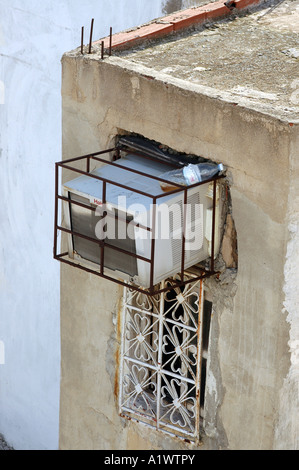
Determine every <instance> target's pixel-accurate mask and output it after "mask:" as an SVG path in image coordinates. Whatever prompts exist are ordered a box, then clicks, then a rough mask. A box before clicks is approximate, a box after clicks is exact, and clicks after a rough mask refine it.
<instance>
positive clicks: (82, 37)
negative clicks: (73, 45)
mask: <svg viewBox="0 0 299 470" xmlns="http://www.w3.org/2000/svg"><path fill="white" fill-rule="evenodd" d="M83 41H84V26H82V28H81V54H83Z"/></svg>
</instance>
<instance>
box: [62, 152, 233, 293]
mask: <svg viewBox="0 0 299 470" xmlns="http://www.w3.org/2000/svg"><path fill="white" fill-rule="evenodd" d="M121 150H123V147H121ZM111 152H115V159H114V160H113V161H109V160H105V159H103V158H100V157H99V155H104V154H109V153H111ZM127 153H130V154H134V155H139V156H142V157H144V158H149V159H151V160H154V158H152V157H149V156H146V155H143V154H141V153H139V152H135V151H134V150H131V149H130V151H127ZM119 158H120V148H119V147H113V148H110V149H107V150H103V151H100V152H94V153H90V154H87V155H82V156H80V157H75V158H70V159H67V160H63V161H60V162H56V163H55V210H54V245H53V257H54V259H56V260H58V261H60V262H62V263H65V264H68V265H71V266H74V267H77V268H78V269H81V270H83V271H85V272H88V273H92V274H95V275H97V276H99V277H102V278H104V279H107V280H109V281H112V282H114V283H117V284H119V285H122V286H125V287H127V286H128V285H130V287H131V288H132V289H134V290H136V291H138V292H141V293H143V294H146V295H149V296H154V295H157V294H159V293H162V292H166V291H167V290H170V289H173V288H174V287H183V286H185V285H186V284H189V283H193V282H196V281H198V280H200V279H205V278H208V277H211V276H213V275H215V274H217V272H216V271H215V270H214V255H215V212H216V185H217V180H219V179H221V178H224V176H223V175H216V176H214V177H212V178H210V179H207V180H205V181H202V182H198V183H195V184H193V185H190V186H188V187H187V188H186V186H183V185H180V184H177V183H171V184H172V185H173V186H174V187H175V188H176V189H173V190H171V191H167V192H164V191H163V192H161V194H158V195H156V196H149V195H148V193H145V192H143V191H141V190H137V189H132V188H131V187H129V186H127V185H124V184H121V183H117V182H115V181H111V180H109V179H107V178H103V177H101V176H96V175H93V174H91V173H90V160H95V161H98V162H101V163H104V164H108V165H114V166H117V167H118V168H121V169H123V170H126V171H130V172H132V173H135V174H138V175H140V176H144V177H147V178H151V179H154V180H157V181H160V182H168V183H169V181H168V180H165V179H163V178H160V177H158V176H153V175H149V174H146V173H144V172H141V171H139V170H135V169H133V168H126V167H124V166H122V165H119V164H117V163H115V161H116V160H118V159H119ZM82 160H86V171H84V170H80V169H78V168H75V167H74V166H72V165H71V164H74V163H77V162H81V161H82ZM174 166H175V163H174ZM59 168H61V169H67V170H70V171H74V172H76V173H79V174H81V175H85V176H88V177H90V178H95V179H97V180H100V181H102V182H103V188H102V203H103V204H105V202H106V185H107V183H108V184H112V185H115V186H118V187H120V188H122V189H126V190H130V191H133V192H136V193H138V194H140V195H143V196H146V197H149V198H151V199H152V201H153V216H152V227H151V228H150V227H146V226H143V225H140V224H137V223H136V224H135V225H136V226H137V227H140V228H142V229H144V230H147V231H149V232H151V234H152V235H151V237H152V238H151V256H150V258H149V259H148V258H145V257H142V256H140V255H137V254H136V253H132V252H129V251H126V250H123V249H122V248H120V247H117V246H113V245H110V244H109V243H107V242H105V240H96V239H93V238H91V237H87V236H85V235H82V234H79V233H76V232H74V231H73V230H72V229H66V228H64V227H62V226H60V225H59V222H58V211H59V206H58V204H59V200H61V201H65V202H69V203H70V204H75V205H78V206H82V207H84V208H86V209H89V210H91V211H95V210H96V209H95V208H94V207H92V206H87V205H85V204H83V203H80V202H78V201H74V200H71V199H68V198H66V197H64V196H62V195H61V194H59ZM209 182H213V209H212V237H211V260H210V268H209V269H204V268H198V275H195V276H193V277H192V278H188V279H185V277H184V273H185V242H186V240H185V227H186V217H187V214H186V204H187V196H188V190H189V189H190V188H194V187H196V186H199V185H202V184H207V183H209ZM182 191H183V192H184V210H183V234H182V258H181V270H180V276H181V280H180V281H174V280H173V281H172V282H173V285H172V286H171V287H167V288H160V289H159V288H158V289H157V288H155V286H154V284H153V279H154V258H155V222H156V204H157V200H158V199H160V198H162V197H165V196H168V195H172V194H176V193H179V192H182ZM107 215H108V213H107ZM114 217H115V218H116V219H119V220H123V221H124V220H125V219H124V218H121V217H120V216H119V215H116V214H115V215H114ZM127 223H128V222H127ZM59 232H65V233H68V234H71V235H73V236H74V235H75V236H79V237H82V238H86V239H87V240H89V241H91V242H95V243H98V244H99V247H100V249H101V262H100V271H98V270H96V269H91V268H88V267H86V266H82V265H80V264H78V263H76V262H75V261H71V260H70V259H66V258H67V257H68V252H65V253H59V254H58V253H57V237H58V233H59ZM105 247H107V248H112V249H114V250H116V251H119V252H122V253H125V254H126V255H128V256H131V257H134V258H136V259H141V260H142V261H145V262H148V263H150V286H149V288H142V287H141V286H137V285H134V284H131V283H130V284H128V282H126V281H122V280H120V279H116V278H114V277H112V276H109V275H107V274H105V272H104V257H105Z"/></svg>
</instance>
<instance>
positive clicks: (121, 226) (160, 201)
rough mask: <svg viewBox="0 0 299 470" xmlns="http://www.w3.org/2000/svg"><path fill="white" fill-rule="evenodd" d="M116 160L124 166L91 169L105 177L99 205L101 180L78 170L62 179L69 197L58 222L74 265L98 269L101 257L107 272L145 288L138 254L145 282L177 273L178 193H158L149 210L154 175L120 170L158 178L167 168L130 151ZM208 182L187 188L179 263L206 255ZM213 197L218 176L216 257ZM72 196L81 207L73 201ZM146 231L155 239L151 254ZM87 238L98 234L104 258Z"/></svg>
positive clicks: (209, 204)
mask: <svg viewBox="0 0 299 470" xmlns="http://www.w3.org/2000/svg"><path fill="white" fill-rule="evenodd" d="M116 163H117V165H121V166H122V167H123V168H119V167H114V165H111V164H110V165H108V164H107V165H103V166H101V167H100V168H98V169H96V170H94V171H93V172H91V173H90V174H91V175H95V176H100V177H101V178H103V179H104V180H105V181H106V183H105V184H106V191H105V193H106V203H105V204H104V205H103V201H102V194H103V181H102V180H98V179H95V178H92V177H90V176H87V175H82V176H79V177H77V178H75V179H73V180H71V181H68V182H67V183H65V184H64V185H63V187H62V195H63V196H64V197H65V198H67V199H68V201H70V202H66V201H65V200H64V202H63V213H64V224H65V227H66V229H68V230H69V231H70V232H72V233H68V235H67V237H68V255H69V257H70V258H71V259H72V260H74V261H76V263H78V264H81V265H83V266H85V267H90V268H92V269H93V270H98V271H99V270H100V265H101V260H102V261H103V265H104V269H105V273H107V274H109V276H112V277H114V278H118V279H121V280H124V281H128V282H134V283H135V284H137V285H139V286H142V287H144V288H147V287H149V286H150V285H151V263H150V262H148V261H146V260H145V259H144V258H146V259H147V260H152V261H153V266H154V268H153V274H152V281H153V282H152V285H156V284H158V283H159V282H161V281H162V280H164V279H166V278H167V277H169V276H173V275H175V274H177V273H178V272H180V271H181V263H182V249H183V248H182V247H183V243H182V236H183V232H184V230H183V221H184V191H180V192H177V193H175V194H168V193H167V192H165V193H164V195H163V197H160V198H157V199H156V207H155V209H154V208H153V197H155V196H157V195H161V193H163V191H162V190H161V187H160V183H159V181H158V180H155V179H151V178H148V177H146V176H141V175H140V174H137V173H134V172H131V171H128V170H126V168H131V169H133V170H137V171H139V172H142V173H146V174H148V175H153V176H158V177H161V178H163V173H164V172H166V171H169V166H168V165H165V164H163V163H161V162H158V161H153V160H149V159H145V158H142V157H140V156H136V155H131V154H128V155H126V156H125V157H123V158H121V159H119V160H117V162H116ZM112 182H114V183H119V184H120V185H122V186H123V187H120V186H116V185H115V184H112ZM211 186H213V183H205V184H202V185H199V186H196V187H190V189H188V193H187V194H188V198H187V207H186V212H185V214H186V228H185V258H184V268H185V269H187V268H189V267H191V266H193V265H195V264H197V263H199V262H200V261H203V260H205V259H207V258H209V257H210V256H211V241H212V237H211V233H212V212H213V211H212V205H213V191H212V190H211V189H212V188H211ZM125 187H129V188H131V189H130V190H129V189H125ZM134 190H135V191H134ZM136 190H139V191H141V192H142V193H143V194H140V193H137V192H136ZM219 200H220V198H219V187H218V182H217V198H216V210H215V237H214V239H215V245H214V254H215V256H216V254H217V251H218V249H219V226H220V224H219V214H220V210H219ZM71 201H73V202H74V201H75V202H77V203H79V204H81V205H79V204H72V203H71ZM91 209H92V210H91ZM104 211H105V212H104ZM153 214H154V215H153ZM153 223H154V227H153ZM146 227H147V228H148V229H149V230H147V229H146ZM151 229H152V230H153V232H151V231H150V230H151ZM152 233H153V235H152ZM78 234H81V235H82V236H81V237H80V236H78ZM152 236H154V239H155V242H154V255H153V256H152V255H151V254H152V248H153V244H152ZM84 237H85V238H84ZM90 239H94V240H96V241H100V240H103V239H104V240H105V248H104V260H103V258H101V247H100V244H99V243H95V242H94V241H91V240H90ZM115 247H118V248H119V251H118V250H116V249H114V248H115ZM129 253H130V254H133V255H138V256H139V257H141V258H143V259H140V258H136V257H135V256H131V255H130V254H129Z"/></svg>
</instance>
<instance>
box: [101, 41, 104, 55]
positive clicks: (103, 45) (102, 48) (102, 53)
mask: <svg viewBox="0 0 299 470" xmlns="http://www.w3.org/2000/svg"><path fill="white" fill-rule="evenodd" d="M101 44H102V60H103V59H104V41H102V43H101Z"/></svg>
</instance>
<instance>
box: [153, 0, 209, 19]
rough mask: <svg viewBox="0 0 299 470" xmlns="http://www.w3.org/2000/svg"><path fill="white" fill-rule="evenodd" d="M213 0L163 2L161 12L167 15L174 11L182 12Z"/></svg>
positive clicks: (173, 0) (165, 0)
mask: <svg viewBox="0 0 299 470" xmlns="http://www.w3.org/2000/svg"><path fill="white" fill-rule="evenodd" d="M210 1H214V0H209V1H208V0H164V2H163V9H162V12H163V13H164V14H165V15H169V14H170V13H173V12H174V11H178V10H183V9H185V8H190V7H197V6H200V5H203V4H204V3H210Z"/></svg>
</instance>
